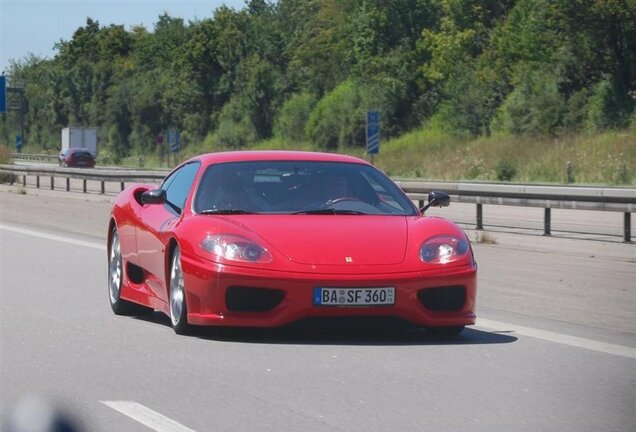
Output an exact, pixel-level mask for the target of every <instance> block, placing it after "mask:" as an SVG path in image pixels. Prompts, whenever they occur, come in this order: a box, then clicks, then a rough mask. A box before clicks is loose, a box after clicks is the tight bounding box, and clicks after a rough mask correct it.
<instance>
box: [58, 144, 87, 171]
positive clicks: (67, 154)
mask: <svg viewBox="0 0 636 432" xmlns="http://www.w3.org/2000/svg"><path fill="white" fill-rule="evenodd" d="M58 159H59V163H60V166H61V167H81V168H93V167H94V166H95V157H94V156H93V154H92V153H91V152H90V151H88V150H86V149H83V148H67V149H65V150H62V152H61V153H60V155H59V157H58Z"/></svg>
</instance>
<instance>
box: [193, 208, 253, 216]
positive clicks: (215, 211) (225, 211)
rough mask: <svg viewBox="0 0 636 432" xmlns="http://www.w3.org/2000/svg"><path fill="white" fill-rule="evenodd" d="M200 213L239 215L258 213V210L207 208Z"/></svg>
mask: <svg viewBox="0 0 636 432" xmlns="http://www.w3.org/2000/svg"><path fill="white" fill-rule="evenodd" d="M198 214H206V215H209V214H217V215H238V214H258V213H257V212H253V211H247V210H240V209H207V210H202V211H200V212H198Z"/></svg>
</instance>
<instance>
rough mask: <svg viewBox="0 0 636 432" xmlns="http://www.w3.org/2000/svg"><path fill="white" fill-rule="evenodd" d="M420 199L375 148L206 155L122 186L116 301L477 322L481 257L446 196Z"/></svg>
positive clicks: (288, 314) (452, 328)
mask: <svg viewBox="0 0 636 432" xmlns="http://www.w3.org/2000/svg"><path fill="white" fill-rule="evenodd" d="M449 202H450V198H449V197H448V195H446V194H443V193H440V192H431V193H430V194H429V202H428V203H427V206H425V208H424V209H422V210H418V208H417V207H416V206H414V205H413V203H412V201H411V200H410V199H409V198H408V197H407V196H406V195H405V194H404V192H403V191H402V190H401V189H400V188H399V187H398V186H397V185H396V184H395V183H393V182H392V181H391V180H390V179H389V178H388V177H387V176H386V175H384V174H383V173H382V172H380V171H379V170H377V169H376V168H374V167H373V166H372V165H370V164H369V163H367V162H365V161H364V160H361V159H358V158H354V157H350V156H343V155H336V154H325V153H310V152H287V151H265V152H251V151H241V152H224V153H213V154H206V155H201V156H197V157H194V158H192V159H190V160H188V161H187V162H185V163H183V164H181V165H180V166H178V167H177V168H176V169H174V170H173V171H172V172H171V173H170V174H169V175H168V176H167V177H166V178H165V180H164V181H163V183H162V184H161V186H160V187H158V188H157V187H156V186H154V185H143V184H140V185H134V186H131V187H129V188H128V189H126V190H124V191H123V192H121V194H120V195H119V196H118V197H117V199H116V201H115V203H114V205H113V209H112V212H111V216H110V222H109V226H108V274H109V283H108V288H109V298H110V305H111V307H112V309H113V311H114V312H115V313H116V314H144V313H148V312H152V311H153V310H158V311H161V312H163V313H165V314H166V315H168V316H169V317H170V321H171V323H172V327H173V328H174V330H175V332H177V333H179V334H183V333H187V332H189V331H190V330H192V326H199V325H206V326H208V325H209V326H250V327H256V326H267V327H271V326H279V325H284V324H288V323H291V322H294V321H297V320H300V319H303V318H308V317H324V318H329V317H346V316H355V317H378V316H382V317H396V318H400V319H402V320H405V321H408V322H410V323H413V324H415V325H418V326H423V327H426V329H427V331H430V332H432V333H434V334H440V335H456V334H458V333H460V332H461V331H462V330H463V329H464V326H465V325H470V324H474V323H475V313H474V310H475V291H476V277H477V264H476V263H475V259H474V256H473V252H472V248H471V246H470V243H469V240H468V238H467V237H466V235H465V234H464V232H463V231H462V230H461V229H460V228H459V227H458V226H457V225H455V224H454V223H452V222H450V221H448V220H445V219H443V218H438V217H428V216H425V215H424V210H425V209H426V208H428V206H430V205H436V206H447V205H448V204H449Z"/></svg>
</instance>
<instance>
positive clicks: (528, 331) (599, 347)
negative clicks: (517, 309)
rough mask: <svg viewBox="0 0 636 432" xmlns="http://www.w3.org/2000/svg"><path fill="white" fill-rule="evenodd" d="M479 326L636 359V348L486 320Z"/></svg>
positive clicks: (478, 324)
mask: <svg viewBox="0 0 636 432" xmlns="http://www.w3.org/2000/svg"><path fill="white" fill-rule="evenodd" d="M476 325H477V326H479V327H485V328H487V329H489V330H494V331H513V332H514V333H517V334H520V335H524V336H529V337H532V338H536V339H542V340H545V341H549V342H556V343H560V344H563V345H569V346H573V347H578V348H585V349H588V350H592V351H598V352H602V353H606V354H613V355H617V356H621V357H628V358H633V359H636V348H632V347H628V346H624V345H615V344H610V343H606V342H600V341H595V340H592V339H585V338H581V337H577V336H570V335H565V334H562V333H555V332H551V331H546V330H539V329H535V328H532V327H525V326H521V325H517V324H510V323H506V322H501V321H493V320H489V319H485V318H477V323H476Z"/></svg>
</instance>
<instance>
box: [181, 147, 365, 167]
mask: <svg viewBox="0 0 636 432" xmlns="http://www.w3.org/2000/svg"><path fill="white" fill-rule="evenodd" d="M195 160H198V161H201V162H202V163H203V164H204V165H209V164H215V163H223V162H250V161H316V162H349V163H358V164H364V165H369V163H368V162H367V161H365V160H363V159H360V158H357V157H354V156H347V155H341V154H336V153H321V152H308V151H289V150H242V151H227V152H218V153H207V154H203V155H199V156H196V157H193V158H192V159H190V160H189V161H188V162H190V161H195Z"/></svg>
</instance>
